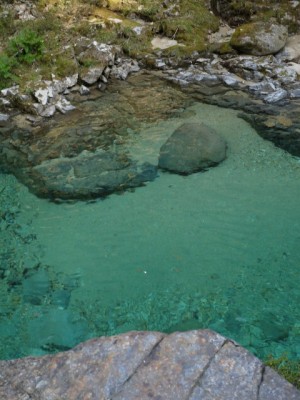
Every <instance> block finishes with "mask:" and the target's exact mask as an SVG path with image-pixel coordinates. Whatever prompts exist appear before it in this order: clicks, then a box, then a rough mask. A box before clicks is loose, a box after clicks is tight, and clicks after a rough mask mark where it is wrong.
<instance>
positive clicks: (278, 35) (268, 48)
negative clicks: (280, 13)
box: [230, 22, 288, 56]
mask: <svg viewBox="0 0 300 400" xmlns="http://www.w3.org/2000/svg"><path fill="white" fill-rule="evenodd" d="M287 38H288V31H287V28H286V27H285V26H283V25H278V24H275V23H266V22H253V23H249V24H244V25H241V26H240V27H238V28H237V29H236V30H235V32H234V34H233V35H232V38H231V40H230V45H231V46H232V47H233V48H234V49H236V50H238V51H240V52H242V53H246V54H252V55H255V56H263V55H267V54H275V53H277V52H278V51H279V50H281V49H282V48H283V47H284V45H285V43H286V41H287Z"/></svg>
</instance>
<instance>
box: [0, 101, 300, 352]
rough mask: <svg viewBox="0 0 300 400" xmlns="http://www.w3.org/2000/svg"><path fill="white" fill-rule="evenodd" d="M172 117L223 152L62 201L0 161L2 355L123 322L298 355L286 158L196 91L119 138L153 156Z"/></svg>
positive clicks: (293, 212)
mask: <svg viewBox="0 0 300 400" xmlns="http://www.w3.org/2000/svg"><path fill="white" fill-rule="evenodd" d="M185 121H189V122H205V123H206V124H208V125H210V126H212V127H213V128H215V129H216V130H217V131H218V132H219V133H220V134H221V135H222V136H223V137H224V138H225V139H226V140H227V142H228V157H227V159H226V160H225V161H224V162H223V163H222V164H220V165H219V166H217V167H215V168H212V169H210V170H209V171H207V172H205V173H197V174H193V175H190V176H188V177H182V176H177V175H173V174H169V173H164V172H160V173H159V177H158V178H157V179H156V180H155V181H154V182H151V183H149V184H147V186H145V187H142V188H138V189H136V190H135V191H133V192H126V193H124V194H122V195H111V196H109V197H108V198H106V199H105V200H99V201H95V202H77V203H72V204H67V203H65V204H55V203H50V202H48V201H46V200H43V199H38V198H36V197H35V196H34V195H32V194H31V193H29V192H28V190H27V188H25V187H24V186H22V185H21V184H20V183H18V182H17V181H16V180H15V178H14V177H12V176H9V175H0V191H1V187H2V188H3V189H2V192H1V194H0V202H1V207H2V210H4V211H2V220H1V224H2V225H0V229H1V230H0V233H1V250H0V256H1V260H2V261H1V264H0V265H1V268H0V273H1V274H2V275H1V276H2V280H1V287H0V305H1V309H0V317H1V325H0V357H1V358H14V357H19V356H25V355H29V354H33V355H37V354H44V353H48V352H53V351H59V350H63V349H67V348H70V347H72V346H74V345H75V344H77V343H78V342H80V341H83V340H86V339H88V338H90V337H94V336H99V335H111V334H116V333H120V332H125V331H128V330H133V329H139V330H141V329H151V330H160V331H166V332H172V331H176V330H188V329H198V328H207V327H209V328H211V329H214V330H216V331H218V332H220V333H222V334H224V335H226V336H229V337H231V338H233V339H235V340H237V341H238V342H240V343H241V344H242V345H244V346H246V347H247V348H248V349H250V350H251V351H252V352H254V353H255V354H257V355H258V356H260V357H265V356H266V355H268V354H273V355H275V356H276V355H280V354H282V353H283V352H287V353H288V354H289V355H290V356H291V357H300V308H299V306H298V305H299V304H300V286H299V278H300V205H299V198H300V196H299V195H300V185H299V182H300V179H299V178H300V163H299V160H297V159H296V158H293V157H292V156H291V155H289V154H288V153H285V152H284V151H282V150H281V149H278V148H276V147H274V146H273V144H272V143H270V142H266V141H264V140H263V139H261V138H260V137H259V136H258V135H257V134H256V133H255V131H254V130H253V129H252V128H251V127H250V126H249V125H248V124H247V123H246V122H245V121H243V120H241V119H239V118H238V117H237V113H236V112H235V111H231V110H225V109H221V108H217V107H214V106H209V105H203V104H194V105H193V106H191V107H189V108H188V109H187V110H185V111H184V112H182V114H181V115H180V116H179V117H176V118H171V119H168V120H167V121H160V122H157V123H152V124H144V125H143V126H142V128H141V129H140V130H139V132H138V134H137V132H132V135H131V136H130V137H129V140H128V142H127V143H126V145H124V146H126V148H127V151H128V152H129V153H130V154H131V156H132V157H134V158H136V159H137V160H139V161H150V162H157V157H158V151H159V148H160V146H161V145H162V144H163V143H164V142H165V140H166V139H167V138H168V137H169V136H170V135H171V133H172V132H173V131H174V129H176V128H177V127H178V126H179V125H181V124H182V123H183V122H185ZM122 146H123V145H122ZM116 151H118V148H116Z"/></svg>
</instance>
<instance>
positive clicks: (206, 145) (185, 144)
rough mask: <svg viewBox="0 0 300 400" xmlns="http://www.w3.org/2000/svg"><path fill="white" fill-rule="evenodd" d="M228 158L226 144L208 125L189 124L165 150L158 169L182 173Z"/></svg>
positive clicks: (164, 146) (179, 129)
mask: <svg viewBox="0 0 300 400" xmlns="http://www.w3.org/2000/svg"><path fill="white" fill-rule="evenodd" d="M225 157H226V143H225V141H224V139H223V138H222V137H221V136H219V135H218V134H217V133H216V132H215V131H214V130H213V129H212V128H210V127H209V126H206V125H205V124H201V125H199V124H194V123H185V124H182V125H181V126H180V127H179V128H178V129H176V130H175V131H174V133H173V134H172V136H171V137H170V138H169V139H168V140H167V142H166V143H165V144H164V145H163V146H162V147H161V149H160V154H159V162H158V166H159V167H160V168H162V169H166V170H168V171H171V172H175V173H178V174H184V175H188V174H192V173H193V172H197V171H201V170H204V169H206V168H208V167H212V166H214V165H216V164H218V163H220V162H221V161H223V160H224V159H225Z"/></svg>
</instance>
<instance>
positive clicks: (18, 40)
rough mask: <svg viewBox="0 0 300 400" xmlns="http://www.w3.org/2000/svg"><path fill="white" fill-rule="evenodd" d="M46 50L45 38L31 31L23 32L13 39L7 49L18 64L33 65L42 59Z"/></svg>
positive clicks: (25, 30)
mask: <svg viewBox="0 0 300 400" xmlns="http://www.w3.org/2000/svg"><path fill="white" fill-rule="evenodd" d="M43 50H44V41H43V38H42V37H41V36H40V35H38V34H37V33H36V32H35V31H33V30H31V29H23V30H21V31H20V32H19V33H18V35H17V36H15V37H14V38H12V39H11V40H10V41H9V43H8V47H7V53H8V54H9V55H10V56H11V57H12V58H14V59H16V60H17V61H18V62H24V63H27V64H32V63H34V62H35V61H36V60H38V59H40V58H41V57H42V54H43Z"/></svg>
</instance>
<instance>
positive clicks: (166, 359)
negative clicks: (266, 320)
mask: <svg viewBox="0 0 300 400" xmlns="http://www.w3.org/2000/svg"><path fill="white" fill-rule="evenodd" d="M0 398H1V400H79V399H80V400H109V399H111V400H121V399H122V400H129V399H139V400H141V399H157V400H158V399H161V400H184V399H186V400H188V399H190V400H198V399H199V400H200V399H201V400H218V399H219V400H227V399H228V400H234V399H238V400H252V399H253V400H300V392H299V391H298V390H297V389H296V388H294V387H293V386H292V385H291V384H290V383H288V382H287V381H285V380H284V379H283V378H281V377H280V376H279V375H278V374H277V373H276V372H275V371H273V370H272V369H270V368H268V367H265V366H264V365H263V364H262V363H261V361H260V360H258V359H257V358H256V357H254V356H253V355H252V354H251V353H249V352H248V351H247V350H245V349H244V348H242V347H240V346H239V345H237V344H236V343H235V342H233V341H230V340H228V339H226V338H224V337H222V336H221V335H219V334H217V333H215V332H212V331H209V330H200V331H189V332H176V333H173V334H170V335H165V334H162V333H159V332H129V333H126V334H123V335H119V336H112V337H101V338H97V339H92V340H89V341H87V342H85V343H82V344H80V345H78V346H77V347H75V348H74V349H72V350H70V351H67V352H64V353H58V354H55V355H49V356H44V357H27V358H23V359H18V360H9V361H0Z"/></svg>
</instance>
